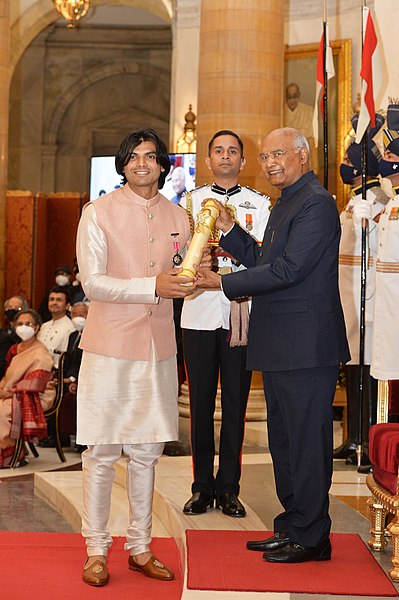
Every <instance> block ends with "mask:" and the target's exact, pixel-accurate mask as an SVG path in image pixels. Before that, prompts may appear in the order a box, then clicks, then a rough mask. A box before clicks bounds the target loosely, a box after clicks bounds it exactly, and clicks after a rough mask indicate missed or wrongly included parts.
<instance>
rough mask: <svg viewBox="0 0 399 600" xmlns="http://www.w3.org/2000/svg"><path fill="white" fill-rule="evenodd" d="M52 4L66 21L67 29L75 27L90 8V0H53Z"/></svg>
mask: <svg viewBox="0 0 399 600" xmlns="http://www.w3.org/2000/svg"><path fill="white" fill-rule="evenodd" d="M53 4H54V6H55V8H56V10H57V11H58V12H59V13H60V15H61V16H62V17H64V19H66V20H67V21H68V24H67V28H68V29H72V28H73V27H75V25H76V23H77V22H78V21H79V20H80V19H81V18H82V17H84V16H85V15H86V13H87V11H88V10H89V8H90V0H53Z"/></svg>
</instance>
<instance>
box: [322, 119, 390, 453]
mask: <svg viewBox="0 0 399 600" xmlns="http://www.w3.org/2000/svg"><path fill="white" fill-rule="evenodd" d="M358 119H359V116H358V115H357V114H356V115H354V117H353V118H352V125H353V128H354V130H355V131H356V127H357V122H358ZM383 123H384V118H383V117H382V116H381V115H377V123H376V127H375V128H373V130H371V131H370V132H369V135H368V139H369V143H368V148H367V174H368V176H367V182H366V190H367V191H366V197H367V199H368V201H369V203H370V206H371V214H372V216H373V219H374V217H376V216H377V215H379V213H380V212H381V211H382V210H383V208H384V206H385V204H386V203H387V201H388V197H387V195H386V194H385V192H384V191H383V190H382V188H381V185H380V181H379V179H378V166H379V160H380V159H381V153H380V151H379V150H378V148H377V146H376V144H375V143H374V142H373V141H372V140H373V137H375V135H376V134H377V132H378V131H379V130H380V129H381V127H382V125H383ZM361 162H362V146H361V144H356V143H355V142H352V143H350V145H349V146H348V148H347V151H346V153H345V156H344V161H343V163H342V164H341V166H340V174H341V179H342V181H343V182H344V183H346V184H349V185H350V186H351V198H350V200H349V202H348V204H347V205H346V207H345V209H344V210H343V211H342V213H341V215H340V221H341V241H340V244H339V290H340V295H341V301H342V308H343V310H344V315H345V323H346V333H347V337H348V342H349V348H350V353H351V357H352V358H351V360H350V362H349V363H348V364H346V365H345V375H346V393H347V406H348V437H347V439H346V440H344V442H343V444H341V446H339V447H338V448H336V449H335V450H334V458H346V459H347V462H348V463H350V464H356V461H357V457H356V454H355V449H356V444H357V440H358V434H359V410H360V405H359V402H360V393H359V376H360V367H359V343H360V339H359V338H360V285H361V237H360V236H359V235H357V234H356V231H355V223H354V219H353V210H354V207H355V206H357V205H358V203H359V202H360V201H361V199H362V185H361V178H362V177H361ZM376 236H377V223H376V222H375V221H374V220H372V221H371V222H370V224H369V230H368V239H369V254H368V265H367V277H366V327H365V352H364V365H365V366H364V370H363V373H364V380H363V389H364V406H363V411H362V412H363V432H364V433H365V434H366V435H365V438H366V439H367V431H368V427H369V424H370V423H371V422H373V421H374V413H375V409H376V402H377V382H376V381H375V379H374V378H372V377H370V355H371V335H372V318H373V309H374V291H375V239H376ZM370 407H372V408H373V410H372V411H370V410H369V409H370ZM370 413H371V414H370ZM362 462H363V463H364V462H366V463H368V458H367V457H366V456H364V457H363V460H362Z"/></svg>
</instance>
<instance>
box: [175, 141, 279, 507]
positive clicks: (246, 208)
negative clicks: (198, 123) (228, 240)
mask: <svg viewBox="0 0 399 600" xmlns="http://www.w3.org/2000/svg"><path fill="white" fill-rule="evenodd" d="M206 164H207V166H208V168H209V169H210V170H211V171H212V175H213V178H214V183H213V184H212V185H204V186H202V187H199V188H196V189H195V190H193V191H192V192H189V193H187V194H186V195H185V196H184V197H183V199H182V201H181V205H182V206H183V207H184V208H185V209H186V210H187V213H188V215H189V218H190V221H191V226H192V230H193V227H194V223H195V220H196V216H197V213H198V211H200V210H201V208H202V202H203V201H204V200H205V199H206V198H217V199H218V200H219V201H220V202H223V203H225V204H226V205H227V206H228V208H229V210H230V211H231V213H232V215H233V216H234V219H235V221H236V222H237V223H239V224H240V225H241V227H243V228H244V229H245V230H246V231H247V232H249V233H250V234H251V235H252V236H253V237H254V238H255V239H256V240H258V241H259V242H261V241H262V239H263V233H264V231H265V227H266V223H267V220H268V217H269V214H270V210H269V209H270V201H269V198H268V197H267V196H264V195H263V194H260V193H259V192H256V191H254V190H251V189H249V188H247V187H241V186H240V184H239V183H238V177H239V173H240V171H241V170H242V169H243V167H244V165H245V159H244V156H243V144H242V141H241V139H240V138H239V137H238V135H237V134H236V133H234V132H232V131H229V130H223V131H219V132H217V133H216V134H215V135H214V136H213V138H212V139H211V141H210V143H209V147H208V157H207V158H206ZM218 240H219V232H218V231H214V233H213V235H212V239H211V244H212V245H213V246H214V250H213V251H214V255H215V269H217V270H218V272H219V273H222V274H225V273H231V272H233V271H236V270H238V269H242V268H244V267H241V266H240V265H238V264H237V263H236V261H235V260H234V258H233V257H232V256H231V255H229V254H228V253H226V252H225V251H224V250H222V249H221V248H220V247H219V246H218ZM248 310H249V307H248V302H247V301H246V300H245V301H242V302H236V301H233V302H230V300H228V299H227V298H226V296H225V295H224V294H223V292H222V291H220V290H211V291H204V290H202V291H199V292H197V293H195V294H193V295H192V296H190V300H188V297H187V298H185V301H184V305H183V311H182V318H181V326H182V329H183V346H184V357H185V363H186V369H187V375H188V382H189V390H190V414H191V448H192V456H193V469H194V482H193V484H192V494H193V495H192V497H191V498H190V499H189V501H188V502H187V503H186V504H185V506H184V509H183V510H184V512H185V513H186V514H200V513H204V512H206V510H207V508H211V507H212V506H213V505H214V501H215V499H216V506H217V507H218V508H221V509H222V511H223V513H224V514H226V515H228V516H231V517H244V516H245V508H244V506H243V505H242V504H241V502H240V501H239V499H238V494H239V480H240V475H241V448H242V443H243V438H244V422H245V411H246V406H247V400H248V394H249V389H250V385H251V373H250V372H249V371H247V370H246V368H245V364H246V343H247V325H248V319H249V312H248ZM219 375H220V386H221V404H222V425H221V430H220V445H219V468H218V472H217V475H216V477H214V458H215V443H214V422H213V415H214V411H215V398H216V393H217V387H218V379H219Z"/></svg>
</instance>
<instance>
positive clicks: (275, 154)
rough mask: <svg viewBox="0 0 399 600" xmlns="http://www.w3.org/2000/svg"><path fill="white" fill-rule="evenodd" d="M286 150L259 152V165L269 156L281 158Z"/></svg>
mask: <svg viewBox="0 0 399 600" xmlns="http://www.w3.org/2000/svg"><path fill="white" fill-rule="evenodd" d="M287 152H288V150H275V151H274V152H270V154H259V156H258V163H259V164H260V165H261V164H262V163H264V162H266V161H267V160H268V159H269V158H274V159H276V158H281V157H282V156H284V154H287Z"/></svg>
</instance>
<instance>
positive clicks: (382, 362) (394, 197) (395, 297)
mask: <svg viewBox="0 0 399 600" xmlns="http://www.w3.org/2000/svg"><path fill="white" fill-rule="evenodd" d="M387 125H388V129H385V130H384V131H383V140H384V157H383V159H382V160H381V161H380V165H379V171H380V175H381V177H384V178H385V177H386V178H387V179H389V180H390V183H391V184H392V194H391V198H390V200H389V202H388V203H387V205H386V206H385V208H384V209H383V210H382V212H381V214H380V215H379V218H378V253H377V262H376V281H375V304H374V326H373V336H372V347H371V367H370V372H371V375H372V376H373V377H375V378H376V379H380V380H392V379H399V362H398V356H397V355H398V339H399V325H398V302H399V104H390V105H389V106H388V110H387ZM355 214H356V216H357V219H361V218H367V219H368V220H369V223H371V222H372V220H373V216H372V214H371V211H370V205H369V204H368V203H367V201H362V202H361V204H360V206H359V207H358V208H357V209H356V213H355Z"/></svg>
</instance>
